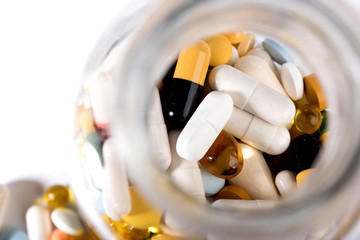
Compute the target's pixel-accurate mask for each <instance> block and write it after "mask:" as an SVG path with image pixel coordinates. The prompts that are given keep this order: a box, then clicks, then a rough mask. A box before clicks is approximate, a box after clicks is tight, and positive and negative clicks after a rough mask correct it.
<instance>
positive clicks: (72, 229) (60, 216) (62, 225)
mask: <svg viewBox="0 0 360 240" xmlns="http://www.w3.org/2000/svg"><path fill="white" fill-rule="evenodd" d="M51 220H52V222H53V224H54V225H55V227H57V228H58V229H60V231H62V232H64V233H66V234H69V235H72V236H80V235H81V234H83V233H84V231H85V227H84V225H83V223H82V221H81V218H80V216H79V215H78V214H77V213H76V212H75V211H73V210H71V209H69V208H63V207H58V208H55V209H54V210H53V211H52V213H51Z"/></svg>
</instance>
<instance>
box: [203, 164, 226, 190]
mask: <svg viewBox="0 0 360 240" xmlns="http://www.w3.org/2000/svg"><path fill="white" fill-rule="evenodd" d="M200 170H201V177H202V180H203V183H204V190H205V194H206V196H208V197H209V196H212V195H214V194H216V193H217V192H219V191H220V190H221V189H222V188H223V187H224V185H225V179H223V178H218V177H215V176H214V175H212V174H210V173H209V172H207V171H206V170H205V169H204V168H202V167H201V168H200Z"/></svg>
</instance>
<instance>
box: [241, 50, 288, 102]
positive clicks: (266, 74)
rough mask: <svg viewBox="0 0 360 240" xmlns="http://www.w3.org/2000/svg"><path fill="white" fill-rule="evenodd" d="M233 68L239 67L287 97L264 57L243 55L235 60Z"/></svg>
mask: <svg viewBox="0 0 360 240" xmlns="http://www.w3.org/2000/svg"><path fill="white" fill-rule="evenodd" d="M234 68H236V69H239V70H240V71H242V72H244V73H246V74H247V75H249V76H250V77H253V78H255V79H256V80H258V81H259V82H261V83H263V84H264V85H266V86H268V87H269V88H272V89H274V90H275V91H277V92H278V93H281V94H282V95H284V96H286V97H287V94H286V92H285V90H284V88H283V86H282V85H281V83H280V81H279V79H278V78H277V77H276V76H275V74H274V73H273V71H272V70H271V68H270V67H269V65H268V64H267V63H266V61H265V60H264V59H262V58H260V57H258V56H253V55H248V56H244V57H242V58H239V59H238V60H237V61H236V63H235V64H234Z"/></svg>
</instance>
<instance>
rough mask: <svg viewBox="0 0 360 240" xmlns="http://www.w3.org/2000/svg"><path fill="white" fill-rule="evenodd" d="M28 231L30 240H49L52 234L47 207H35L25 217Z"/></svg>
mask: <svg viewBox="0 0 360 240" xmlns="http://www.w3.org/2000/svg"><path fill="white" fill-rule="evenodd" d="M25 219H26V230H27V234H28V237H29V239H30V240H47V239H49V237H50V234H51V221H50V213H49V210H48V209H47V208H45V207H42V206H38V205H33V206H31V207H30V208H29V209H28V210H27V211H26V215H25Z"/></svg>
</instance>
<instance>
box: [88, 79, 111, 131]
mask: <svg viewBox="0 0 360 240" xmlns="http://www.w3.org/2000/svg"><path fill="white" fill-rule="evenodd" d="M114 91H115V87H114V82H113V79H112V77H111V75H110V74H109V73H107V72H99V73H97V74H96V75H95V80H94V81H93V82H92V84H91V86H90V92H89V94H90V102H91V106H92V109H93V114H94V121H95V124H96V126H97V127H99V128H102V129H107V128H108V125H109V123H110V121H111V118H112V113H111V111H112V100H113V96H114Z"/></svg>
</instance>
